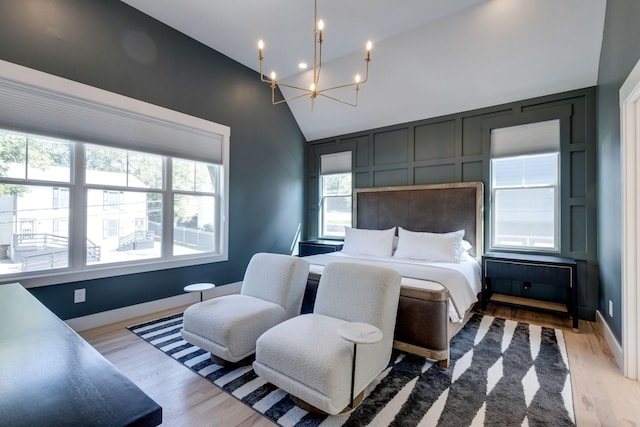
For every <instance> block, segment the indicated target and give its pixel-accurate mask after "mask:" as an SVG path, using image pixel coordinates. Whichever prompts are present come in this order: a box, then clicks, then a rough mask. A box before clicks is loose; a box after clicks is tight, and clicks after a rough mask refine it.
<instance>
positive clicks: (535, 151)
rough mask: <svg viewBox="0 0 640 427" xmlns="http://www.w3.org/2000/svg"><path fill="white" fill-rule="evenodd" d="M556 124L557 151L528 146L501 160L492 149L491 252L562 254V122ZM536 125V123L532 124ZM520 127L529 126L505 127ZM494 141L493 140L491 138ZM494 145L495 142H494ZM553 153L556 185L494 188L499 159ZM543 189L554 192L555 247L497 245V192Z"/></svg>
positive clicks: (490, 184)
mask: <svg viewBox="0 0 640 427" xmlns="http://www.w3.org/2000/svg"><path fill="white" fill-rule="evenodd" d="M551 121H554V122H557V128H558V135H557V137H558V141H557V151H555V150H554V151H551V150H550V148H549V147H541V148H536V147H532V146H527V147H523V149H522V151H521V152H514V153H512V155H506V156H501V157H499V158H497V159H496V158H494V157H493V155H494V149H493V147H492V155H491V158H490V161H489V187H490V206H491V209H490V221H491V235H490V248H491V250H514V251H522V252H545V253H560V251H561V234H560V220H561V217H560V188H561V187H560V176H561V170H560V169H561V168H560V164H561V161H560V160H561V159H560V138H561V130H560V129H561V122H560V119H554V120H551ZM531 124H534V125H535V123H531ZM518 126H527V124H523V125H515V126H504V127H505V128H507V127H518ZM495 129H500V128H494V129H492V131H493V130H495ZM491 139H492V138H491ZM492 143H493V141H492ZM544 144H546V142H542V145H544ZM552 145H553V144H552ZM551 153H555V154H556V168H555V170H556V181H555V184H539V185H538V184H534V185H526V184H524V183H523V184H522V185H513V186H503V187H499V188H496V187H495V186H494V161H495V160H498V159H514V158H527V157H532V156H536V155H540V154H551ZM542 188H551V189H553V191H554V206H553V212H554V218H553V225H554V230H553V234H554V242H555V244H554V245H553V247H544V246H534V245H507V244H498V243H496V229H497V227H496V209H495V208H494V206H495V201H496V200H497V192H500V191H509V190H514V189H523V190H526V189H542Z"/></svg>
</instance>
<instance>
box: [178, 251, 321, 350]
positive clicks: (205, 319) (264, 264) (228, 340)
mask: <svg viewBox="0 0 640 427" xmlns="http://www.w3.org/2000/svg"><path fill="white" fill-rule="evenodd" d="M308 274H309V263H308V262H307V261H305V260H303V259H302V258H297V257H293V256H288V255H279V254H269V253H258V254H255V255H254V256H253V257H252V258H251V261H249V265H248V266H247V269H246V271H245V275H244V280H243V282H242V289H241V291H240V294H239V295H238V294H236V295H225V296H222V297H219V298H214V299H211V300H207V301H203V302H200V303H197V304H194V305H192V306H191V307H189V308H187V310H185V312H184V319H183V328H182V331H181V334H182V337H183V338H184V339H185V340H186V341H188V342H190V343H191V344H193V345H195V346H197V347H200V348H202V349H203V350H207V351H209V352H210V353H211V355H212V356H214V358H215V357H218V358H220V359H223V360H224V361H228V362H238V361H240V360H242V359H244V358H246V357H248V356H251V355H252V354H253V353H255V349H256V340H257V339H258V337H259V336H260V335H261V334H262V333H263V332H265V331H266V330H267V329H269V328H271V327H272V326H275V325H277V324H278V323H280V322H283V321H285V320H287V319H289V318H291V317H293V316H297V315H298V314H300V307H301V306H302V298H303V296H304V291H305V287H306V283H307V276H308Z"/></svg>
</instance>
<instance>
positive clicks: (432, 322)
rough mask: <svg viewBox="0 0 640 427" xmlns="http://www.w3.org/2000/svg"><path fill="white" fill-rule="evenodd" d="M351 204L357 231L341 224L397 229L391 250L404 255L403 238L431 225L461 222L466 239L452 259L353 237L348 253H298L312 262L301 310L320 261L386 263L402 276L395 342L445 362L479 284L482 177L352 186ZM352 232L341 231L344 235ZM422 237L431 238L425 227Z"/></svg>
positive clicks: (439, 228)
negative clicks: (356, 243)
mask: <svg viewBox="0 0 640 427" xmlns="http://www.w3.org/2000/svg"><path fill="white" fill-rule="evenodd" d="M353 205H354V207H353V210H354V216H353V223H354V229H355V230H357V231H354V230H350V229H347V232H348V233H358V234H356V235H359V236H361V235H362V234H363V233H369V234H372V233H371V232H370V231H369V230H381V231H384V233H387V232H390V231H389V230H391V229H393V230H398V231H397V232H395V231H394V234H395V233H397V234H398V236H397V237H395V242H394V248H393V252H392V253H394V255H395V254H400V252H402V254H404V255H406V254H407V248H409V250H411V249H415V246H407V245H408V243H404V242H412V245H415V243H416V242H418V243H419V242H420V241H421V240H419V239H421V238H422V235H423V232H428V233H438V234H439V235H440V234H441V235H443V236H445V237H447V238H448V237H451V236H450V235H452V234H454V232H456V231H458V230H464V237H463V240H464V241H466V242H467V243H465V244H464V245H466V246H464V249H462V248H461V249H460V251H459V254H458V255H459V257H458V259H457V260H455V261H453V262H449V261H451V260H449V258H448V257H446V256H445V257H444V258H442V259H441V260H438V261H437V262H433V260H432V259H431V260H427V261H425V260H421V259H418V260H416V259H413V258H414V257H413V256H411V258H409V259H407V258H404V257H402V258H398V257H395V256H393V257H392V256H387V255H386V254H385V255H384V256H377V255H379V254H376V255H371V254H367V255H360V254H354V253H353V245H351V250H350V251H347V252H348V253H345V250H343V251H342V252H336V253H331V254H322V255H312V256H308V257H305V259H307V260H308V261H309V262H310V264H311V267H310V273H309V280H308V283H307V292H306V295H305V303H304V306H305V307H306V310H308V311H309V310H310V309H311V308H312V307H313V301H314V300H315V293H316V290H317V286H318V283H319V280H320V277H321V275H322V269H323V268H324V265H326V264H327V263H328V262H331V261H349V262H358V263H370V264H375V265H382V266H386V267H389V268H393V269H395V270H396V271H398V272H400V274H401V275H402V276H403V277H402V288H401V292H400V301H399V304H398V316H397V322H396V330H395V336H394V347H395V348H397V349H400V350H403V351H406V352H410V353H413V354H417V355H419V356H423V357H427V358H430V359H434V360H437V361H439V363H440V364H441V365H443V366H448V364H449V342H450V339H451V337H452V336H453V335H455V333H457V332H458V331H459V330H460V329H461V328H462V326H463V325H464V323H465V322H466V320H467V319H468V317H469V312H470V311H471V309H472V308H473V305H474V304H475V302H476V301H477V299H478V297H477V295H478V293H479V292H480V289H481V282H480V262H479V261H480V259H481V256H482V251H483V248H484V243H483V242H484V240H483V239H484V227H483V223H484V220H483V218H484V217H483V205H484V196H483V185H482V183H481V182H463V183H450V184H436V185H415V186H401V187H375V188H365V189H356V190H354V200H353ZM373 233H375V235H376V236H378V235H382V233H379V232H373ZM385 235H386V234H385ZM352 236H353V234H350V235H349V236H348V237H349V238H350V239H351V242H353V238H352ZM409 237H411V239H413V240H409V239H408V238H409ZM425 237H428V238H429V239H432V236H431V235H429V236H425ZM403 239H405V240H403ZM449 240H450V239H449ZM449 240H447V241H449ZM386 241H387V240H385V242H386ZM427 258H430V257H427ZM436 259H437V257H436ZM442 261H447V262H442ZM463 282H466V283H463Z"/></svg>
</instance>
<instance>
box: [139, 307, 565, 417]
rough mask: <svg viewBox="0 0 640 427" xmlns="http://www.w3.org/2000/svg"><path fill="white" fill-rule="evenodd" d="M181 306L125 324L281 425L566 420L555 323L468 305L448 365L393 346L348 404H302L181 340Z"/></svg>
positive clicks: (561, 355) (244, 368)
mask: <svg viewBox="0 0 640 427" xmlns="http://www.w3.org/2000/svg"><path fill="white" fill-rule="evenodd" d="M181 328H182V314H179V315H175V316H171V317H168V318H164V319H159V320H155V321H152V322H148V323H145V324H142V325H137V326H132V327H129V329H130V330H131V331H132V332H133V333H135V334H136V335H138V336H139V337H141V338H142V339H144V340H145V341H147V342H149V343H151V344H152V345H154V346H155V347H157V348H158V349H160V350H161V351H163V352H164V353H166V354H167V355H169V356H171V357H172V358H174V359H175V360H177V361H178V362H180V363H182V364H183V365H185V366H186V367H188V368H189V369H191V370H193V371H194V372H196V373H198V374H199V375H201V376H202V377H204V378H206V379H208V380H209V381H211V382H212V383H213V384H215V385H216V386H218V387H220V388H222V389H223V390H224V391H226V392H227V393H229V394H231V395H233V396H234V397H235V398H237V399H239V400H240V401H242V402H243V403H244V404H246V405H248V406H250V407H252V408H253V409H255V410H256V411H258V412H259V413H261V414H262V415H264V416H265V417H267V418H269V419H271V420H272V421H274V422H276V423H278V424H279V425H281V426H316V425H321V426H343V425H344V426H398V427H408V426H455V427H458V426H574V425H575V419H574V410H573V397H572V391H571V378H570V373H569V362H568V358H567V351H566V346H565V342H564V335H563V333H562V331H561V330H559V329H552V328H545V327H540V326H535V325H529V324H526V323H520V322H514V321H510V320H504V319H498V318H493V317H490V316H482V315H480V314H474V315H473V316H472V317H471V319H470V320H469V322H468V323H467V324H466V325H465V326H464V328H463V329H462V330H461V331H460V332H459V333H458V334H457V335H456V336H455V337H454V338H453V340H452V342H451V364H450V366H449V367H448V368H442V367H440V366H439V365H438V364H437V363H433V362H432V361H430V360H428V359H424V358H422V357H418V356H414V355H411V354H407V353H403V352H396V351H394V353H393V356H392V360H391V363H390V364H389V367H388V368H387V369H386V370H385V371H384V372H382V373H381V374H380V375H379V376H378V378H377V379H376V380H375V381H374V383H373V384H371V386H370V387H369V388H368V390H367V393H368V394H367V396H366V397H365V399H364V400H363V402H362V404H361V405H360V406H359V407H358V408H356V410H355V411H353V412H351V413H348V414H341V415H336V416H322V415H318V414H312V413H307V412H306V411H305V410H303V409H301V408H299V407H298V406H296V405H295V404H294V403H293V401H292V399H291V397H290V396H289V395H288V394H287V393H285V392H284V391H282V390H280V389H278V388H277V387H275V386H274V385H272V384H270V383H267V382H265V381H264V380H262V379H261V378H260V377H258V376H257V375H256V374H255V373H254V372H253V369H252V367H251V365H247V366H240V367H235V368H223V367H220V366H218V365H216V364H215V363H213V362H212V361H211V359H210V357H209V353H208V352H206V351H204V350H201V349H199V348H198V347H195V346H193V345H191V344H189V343H187V342H186V341H184V340H183V339H182V337H181V336H180V329H181Z"/></svg>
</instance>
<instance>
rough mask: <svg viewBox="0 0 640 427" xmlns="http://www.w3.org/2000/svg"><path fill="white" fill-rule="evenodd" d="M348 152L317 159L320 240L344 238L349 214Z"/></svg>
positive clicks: (348, 224) (349, 169) (349, 164)
mask: <svg viewBox="0 0 640 427" xmlns="http://www.w3.org/2000/svg"><path fill="white" fill-rule="evenodd" d="M351 193H352V184H351V151H344V152H341V153H333V154H325V155H322V156H320V204H321V206H322V209H321V212H320V230H321V232H320V237H325V238H341V237H344V227H345V226H348V227H350V226H351V215H352V205H351V203H352V200H351Z"/></svg>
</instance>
